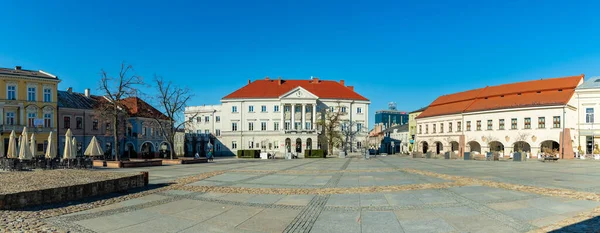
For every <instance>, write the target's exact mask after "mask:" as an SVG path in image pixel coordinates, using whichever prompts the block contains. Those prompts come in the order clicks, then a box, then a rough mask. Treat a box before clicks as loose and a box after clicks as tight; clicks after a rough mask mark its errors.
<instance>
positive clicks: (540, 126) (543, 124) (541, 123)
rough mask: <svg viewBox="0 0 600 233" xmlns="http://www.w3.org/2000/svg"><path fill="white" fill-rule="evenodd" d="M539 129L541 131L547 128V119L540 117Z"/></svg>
mask: <svg viewBox="0 0 600 233" xmlns="http://www.w3.org/2000/svg"><path fill="white" fill-rule="evenodd" d="M538 128H540V129H544V128H546V118H545V117H538Z"/></svg>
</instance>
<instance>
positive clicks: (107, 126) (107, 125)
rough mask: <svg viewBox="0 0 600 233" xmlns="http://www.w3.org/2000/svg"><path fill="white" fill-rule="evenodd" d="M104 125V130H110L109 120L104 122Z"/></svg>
mask: <svg viewBox="0 0 600 233" xmlns="http://www.w3.org/2000/svg"><path fill="white" fill-rule="evenodd" d="M105 127H106V130H110V122H106V125H105Z"/></svg>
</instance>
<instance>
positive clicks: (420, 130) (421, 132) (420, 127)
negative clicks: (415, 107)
mask: <svg viewBox="0 0 600 233" xmlns="http://www.w3.org/2000/svg"><path fill="white" fill-rule="evenodd" d="M419 134H423V127H422V125H419Z"/></svg>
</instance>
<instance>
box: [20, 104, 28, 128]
mask: <svg viewBox="0 0 600 233" xmlns="http://www.w3.org/2000/svg"><path fill="white" fill-rule="evenodd" d="M19 120H20V121H19V125H27V124H26V123H25V108H24V107H19Z"/></svg>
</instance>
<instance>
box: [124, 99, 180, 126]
mask: <svg viewBox="0 0 600 233" xmlns="http://www.w3.org/2000/svg"><path fill="white" fill-rule="evenodd" d="M121 104H123V106H125V108H126V109H127V112H128V113H129V116H130V117H146V118H154V117H156V118H158V119H163V120H167V119H169V118H168V117H167V116H165V114H163V113H162V112H160V111H159V110H158V109H156V108H154V107H152V105H150V104H148V103H146V101H143V100H142V99H140V98H138V97H128V98H125V99H122V100H121Z"/></svg>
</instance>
